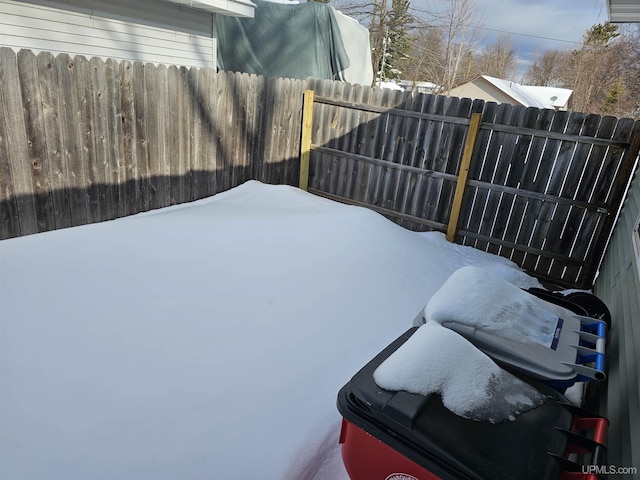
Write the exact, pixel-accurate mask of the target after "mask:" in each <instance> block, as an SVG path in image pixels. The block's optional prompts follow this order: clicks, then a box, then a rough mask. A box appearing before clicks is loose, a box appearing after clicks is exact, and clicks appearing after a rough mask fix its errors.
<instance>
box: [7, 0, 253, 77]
mask: <svg viewBox="0 0 640 480" xmlns="http://www.w3.org/2000/svg"><path fill="white" fill-rule="evenodd" d="M255 9H256V6H255V4H253V3H252V2H251V1H250V0H135V1H132V0H20V1H2V0H0V19H1V23H2V29H0V46H3V47H9V48H12V49H13V50H15V51H18V50H20V49H28V50H33V51H34V52H35V53H38V52H41V51H47V52H51V53H53V54H54V55H57V54H60V53H67V54H69V55H71V56H75V55H84V56H85V57H87V58H90V57H100V58H103V59H106V58H114V59H115V60H119V61H121V60H129V61H141V62H149V63H156V64H167V65H180V66H187V67H207V68H216V64H217V53H216V49H217V42H218V36H217V33H216V30H215V19H216V16H238V17H253V16H254V11H255Z"/></svg>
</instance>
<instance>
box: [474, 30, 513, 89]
mask: <svg viewBox="0 0 640 480" xmlns="http://www.w3.org/2000/svg"><path fill="white" fill-rule="evenodd" d="M516 53H517V51H516V49H515V48H514V46H513V39H512V38H511V35H507V34H502V35H500V36H498V38H497V39H496V41H495V42H494V43H492V44H490V45H487V46H486V47H485V49H484V50H483V52H482V53H481V54H480V55H479V56H478V58H477V60H476V61H475V68H476V69H477V71H478V73H479V74H482V75H490V76H492V77H497V78H506V79H508V78H510V77H511V75H513V73H514V71H515V66H516Z"/></svg>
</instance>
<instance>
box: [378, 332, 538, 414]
mask: <svg viewBox="0 0 640 480" xmlns="http://www.w3.org/2000/svg"><path fill="white" fill-rule="evenodd" d="M373 378H374V380H375V382H376V384H378V386H380V387H382V388H384V389H385V390H391V391H398V390H405V391H407V392H411V393H417V394H420V395H431V394H432V393H438V394H439V395H440V396H441V397H442V404H443V405H444V406H445V407H446V408H448V409H449V410H451V411H452V412H453V413H455V414H456V415H459V416H461V417H464V418H469V419H471V420H476V421H481V422H491V423H499V422H506V421H512V420H515V419H516V417H517V416H518V415H520V414H521V413H524V412H526V411H528V410H531V409H532V408H534V407H537V406H539V405H541V404H542V403H543V401H544V399H545V397H544V395H543V394H542V393H541V392H539V391H538V390H536V389H535V388H534V387H532V386H530V385H529V384H527V383H526V382H524V381H523V380H520V379H519V378H517V377H515V376H514V375H512V374H511V373H509V372H507V371H506V370H504V369H502V368H500V367H499V366H498V365H497V364H496V363H495V362H494V361H493V360H491V358H489V357H488V356H487V355H485V354H484V353H483V352H481V351H480V350H478V349H477V348H476V347H474V346H473V345H472V344H471V343H470V342H469V341H468V340H467V339H466V338H464V337H463V336H461V335H459V334H458V333H456V332H454V331H453V330H449V329H448V328H446V327H443V326H442V325H440V324H439V323H437V322H435V321H433V320H431V321H427V323H425V324H424V325H422V326H420V327H419V328H418V330H416V332H415V333H414V334H413V335H412V336H411V337H410V338H409V340H407V341H406V342H405V343H404V344H402V345H401V346H400V348H398V349H397V350H396V351H395V352H393V353H392V354H391V355H390V356H389V358H387V359H386V360H385V361H384V362H382V364H380V366H379V367H378V368H377V369H376V370H375V371H374V373H373Z"/></svg>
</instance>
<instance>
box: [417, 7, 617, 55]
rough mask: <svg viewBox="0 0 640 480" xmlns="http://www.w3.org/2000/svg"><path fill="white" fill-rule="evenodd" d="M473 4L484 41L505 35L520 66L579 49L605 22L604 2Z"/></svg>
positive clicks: (605, 10) (605, 8)
mask: <svg viewBox="0 0 640 480" xmlns="http://www.w3.org/2000/svg"><path fill="white" fill-rule="evenodd" d="M419 1H421V0H417V2H419ZM476 2H477V5H478V7H479V8H480V9H481V10H482V11H483V13H484V22H483V23H482V25H483V26H484V29H483V30H482V32H483V33H484V34H486V36H487V38H486V40H487V41H488V42H489V43H490V42H491V41H492V40H494V39H495V37H496V36H497V35H499V34H500V32H506V33H509V34H510V35H511V38H512V39H513V43H514V46H515V48H516V49H517V50H518V51H519V60H520V62H523V63H526V62H531V60H533V58H534V55H535V53H536V51H538V52H543V51H545V50H550V49H564V48H574V47H577V46H579V44H580V42H581V41H582V38H583V35H584V33H585V32H586V31H587V30H588V29H589V28H590V27H592V26H593V25H596V24H598V23H604V22H605V21H607V18H608V17H607V6H606V1H605V0H540V1H531V0H476ZM572 42H575V43H572Z"/></svg>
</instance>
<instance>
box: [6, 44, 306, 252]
mask: <svg viewBox="0 0 640 480" xmlns="http://www.w3.org/2000/svg"><path fill="white" fill-rule="evenodd" d="M305 87H306V82H304V81H301V80H290V79H267V78H264V77H258V76H255V75H251V76H249V75H246V74H242V75H241V74H234V73H227V72H220V73H216V72H215V71H214V70H210V69H198V68H184V67H175V66H171V67H166V66H164V65H159V66H156V65H152V64H143V63H141V62H134V63H131V62H126V61H125V62H120V63H119V62H116V61H114V60H106V61H103V60H101V59H99V58H92V59H90V60H87V59H86V58H84V57H74V58H71V57H69V56H68V55H59V56H56V57H54V56H53V55H51V54H50V53H47V52H43V53H40V54H38V55H37V56H36V55H34V54H33V52H31V51H27V50H22V51H20V52H19V53H18V54H16V53H15V52H13V51H12V50H11V49H8V48H0V240H2V239H6V238H11V237H16V236H20V235H28V234H32V233H38V232H45V231H48V230H53V229H57V228H64V227H70V226H75V225H83V224H86V223H92V222H99V221H105V220H111V219H114V218H118V217H123V216H125V215H130V214H134V213H138V212H141V211H146V210H150V209H154V208H160V207H165V206H168V205H173V204H176V203H183V202H188V201H191V200H195V199H198V198H203V197H206V196H210V195H213V194H215V193H217V192H220V191H223V190H227V189H229V188H231V187H234V186H236V185H239V184H240V183H242V182H244V181H246V180H249V179H257V180H261V181H263V182H268V183H290V184H293V183H297V178H298V155H299V151H300V128H301V125H300V112H301V109H302V95H303V92H304V89H305Z"/></svg>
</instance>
